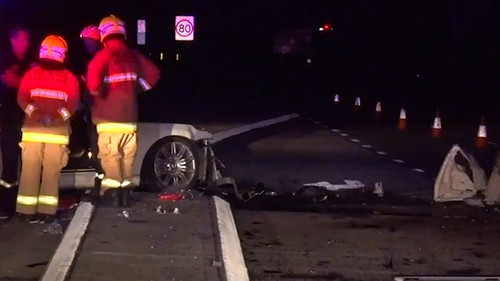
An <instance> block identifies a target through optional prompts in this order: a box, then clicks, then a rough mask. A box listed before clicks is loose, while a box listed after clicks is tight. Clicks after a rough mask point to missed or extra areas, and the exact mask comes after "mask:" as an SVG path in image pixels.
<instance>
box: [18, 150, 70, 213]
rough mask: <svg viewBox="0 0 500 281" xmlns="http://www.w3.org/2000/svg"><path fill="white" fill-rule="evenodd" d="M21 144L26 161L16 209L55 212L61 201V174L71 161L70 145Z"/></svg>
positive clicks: (33, 211) (23, 157)
mask: <svg viewBox="0 0 500 281" xmlns="http://www.w3.org/2000/svg"><path fill="white" fill-rule="evenodd" d="M19 146H20V147H21V149H22V153H21V156H22V160H23V163H22V168H21V180H20V183H19V193H18V195H17V204H16V212H17V213H20V214H24V215H33V214H36V213H39V214H45V215H55V214H56V213H57V207H58V203H59V202H58V201H59V176H60V175H61V170H62V168H64V167H65V166H66V165H67V164H68V160H69V150H68V148H67V147H66V145H61V144H52V143H40V142H21V143H20V144H19ZM40 178H41V182H40Z"/></svg>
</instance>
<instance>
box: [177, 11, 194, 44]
mask: <svg viewBox="0 0 500 281" xmlns="http://www.w3.org/2000/svg"><path fill="white" fill-rule="evenodd" d="M175 40H176V41H193V40H194V17H193V16H176V17H175Z"/></svg>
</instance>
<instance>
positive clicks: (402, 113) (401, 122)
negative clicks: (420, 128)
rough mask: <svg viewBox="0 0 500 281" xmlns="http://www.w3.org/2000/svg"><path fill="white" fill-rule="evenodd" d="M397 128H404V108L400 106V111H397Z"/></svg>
mask: <svg viewBox="0 0 500 281" xmlns="http://www.w3.org/2000/svg"><path fill="white" fill-rule="evenodd" d="M398 129H400V130H405V129H406V110H405V109H404V108H401V111H400V112H399V122H398Z"/></svg>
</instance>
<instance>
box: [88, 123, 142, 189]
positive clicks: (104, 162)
mask: <svg viewBox="0 0 500 281" xmlns="http://www.w3.org/2000/svg"><path fill="white" fill-rule="evenodd" d="M97 143H98V145H99V154H98V155H97V157H98V158H99V159H100V160H101V166H102V169H103V171H104V179H103V180H102V182H101V195H104V193H105V192H106V191H107V190H109V189H112V188H120V187H125V186H127V185H129V184H131V183H132V180H133V177H134V172H133V165H134V158H135V155H136V153H137V135H136V134H134V133H108V132H100V133H99V139H98V141H97Z"/></svg>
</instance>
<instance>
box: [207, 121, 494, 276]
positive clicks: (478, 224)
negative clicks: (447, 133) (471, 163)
mask: <svg viewBox="0 0 500 281" xmlns="http://www.w3.org/2000/svg"><path fill="white" fill-rule="evenodd" d="M325 123H326V122H325ZM325 123H321V122H319V121H314V120H307V119H305V118H301V119H296V120H292V121H289V122H286V123H283V124H279V125H275V126H272V127H268V128H264V129H261V130H257V131H253V132H250V133H247V134H244V135H241V136H237V137H234V138H231V139H228V140H226V141H222V142H220V143H218V144H217V145H216V146H215V148H214V149H215V152H216V155H217V156H218V157H219V158H220V159H221V160H222V162H223V163H224V164H225V165H226V167H227V168H226V169H225V170H224V171H223V174H224V175H228V176H232V177H234V178H235V179H236V180H237V182H238V184H239V185H240V187H241V189H245V188H248V187H251V186H255V184H256V183H262V184H263V185H264V186H265V187H266V188H270V189H272V190H275V191H278V192H279V193H281V194H291V193H293V192H294V191H296V190H298V189H300V187H301V186H302V185H303V184H304V183H312V182H318V181H328V182H330V183H337V184H339V183H342V182H343V180H345V179H351V180H359V181H361V182H362V183H364V184H365V185H366V187H367V190H366V191H365V192H362V191H360V190H358V191H342V192H338V193H336V194H332V193H330V194H328V195H329V196H330V197H333V198H332V200H330V199H328V200H326V201H324V202H316V203H313V202H312V201H313V200H312V199H317V198H318V197H316V198H312V199H309V202H310V204H309V205H307V204H302V205H300V204H298V203H297V202H299V201H300V200H299V199H296V198H294V197H293V196H290V197H288V198H286V197H284V198H283V197H282V198H280V197H276V198H272V197H265V196H262V197H255V198H254V199H252V200H250V201H249V202H248V203H241V202H239V203H233V207H234V209H233V211H234V213H235V220H236V225H237V228H238V232H239V235H240V239H241V242H242V247H243V251H244V256H245V260H246V264H247V267H248V269H249V272H250V276H251V280H253V281H257V280H259V281H261V280H363V281H371V280H391V278H392V277H393V276H396V275H400V274H404V275H429V274H430V275H442V274H448V275H451V274H454V275H471V274H475V275H477V274H495V273H499V272H498V270H497V265H496V264H497V263H498V262H499V261H500V255H499V254H498V253H497V251H496V250H494V249H496V248H497V247H498V246H500V244H499V243H498V242H497V240H498V239H497V238H498V235H500V227H498V221H499V219H500V214H499V215H496V214H488V218H487V219H484V217H482V216H479V217H474V218H473V219H471V218H470V215H471V214H476V210H473V211H471V212H470V213H469V212H468V211H469V210H468V209H467V210H466V211H467V212H465V213H466V214H462V213H463V211H464V210H463V208H462V207H456V208H445V207H443V208H442V209H439V212H437V213H436V210H435V208H434V207H433V206H431V205H428V204H427V205H426V204H425V203H423V202H421V201H418V200H415V199H412V198H411V197H413V196H416V197H419V198H425V199H430V197H431V195H432V188H433V181H432V179H431V177H432V176H433V175H432V174H433V173H437V171H435V169H438V167H439V165H440V164H441V161H442V159H440V156H438V155H434V154H433V153H437V152H440V150H439V149H436V148H435V147H432V146H431V145H432V142H434V140H433V139H431V138H426V137H421V138H415V137H411V136H408V135H404V134H402V135H397V132H395V131H389V130H386V131H384V134H380V135H379V136H376V135H375V136H373V135H371V133H370V132H369V131H368V129H367V128H365V129H364V130H365V131H363V130H358V131H354V129H351V130H350V131H344V130H341V131H336V130H335V129H334V128H337V127H334V126H333V125H329V124H325ZM332 129H333V130H334V131H332ZM377 131H378V132H380V131H379V130H377ZM347 132H348V133H347ZM354 132H360V133H364V135H363V136H369V138H366V139H368V140H370V142H365V141H363V140H362V138H361V137H360V136H362V135H361V134H358V135H354V134H355V133H354ZM372 132H373V131H372ZM345 134H347V135H345ZM417 136H418V134H417ZM358 137H359V139H357V138H358ZM385 137H392V138H393V140H392V141H387V143H384V141H383V138H385ZM377 138H378V139H379V141H378V142H375V141H374V140H375V139H377ZM394 139H396V141H394ZM402 139H405V140H407V142H403V141H401V140H402ZM367 144H370V147H366V145H367ZM413 145H415V147H413ZM442 149H443V152H444V153H446V152H447V149H448V147H446V146H444V145H443V147H442ZM412 150H415V152H413V151H412ZM379 151H384V152H386V153H385V154H380V153H377V152H379ZM398 152H399V154H398ZM424 153H430V154H429V155H428V157H425V160H421V161H420V162H417V161H416V162H412V161H411V160H418V159H419V158H420V157H419V156H421V155H424ZM419 154H420V155H419ZM411 155H413V157H409V156H411ZM442 157H443V158H444V155H442ZM399 158H405V159H410V160H408V161H405V162H404V163H400V162H395V161H394V160H395V159H399ZM419 167H425V169H427V171H426V172H424V173H422V172H419V171H417V170H416V168H419ZM432 167H434V170H433V168H432ZM428 174H430V175H428ZM375 182H382V183H383V187H384V190H385V191H386V192H387V193H391V196H387V197H390V198H379V199H377V198H378V197H376V196H374V195H373V194H371V191H372V189H373V185H374V183H375ZM346 194H347V195H346ZM309 195H310V196H312V197H314V196H316V195H315V194H314V193H313V194H312V195H311V194H309ZM295 197H298V196H295ZM377 200H378V201H377ZM371 204H374V205H375V206H374V207H373V208H370V207H369V205H371ZM329 205H333V206H329ZM391 206H396V207H391ZM401 208H402V210H404V211H402V212H399V213H398V210H400V209H401ZM377 210H385V211H383V212H380V211H377ZM495 212H496V211H495ZM434 214H438V215H434ZM457 214H460V215H458V218H448V217H449V216H452V217H453V216H457ZM492 220H493V221H492Z"/></svg>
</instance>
